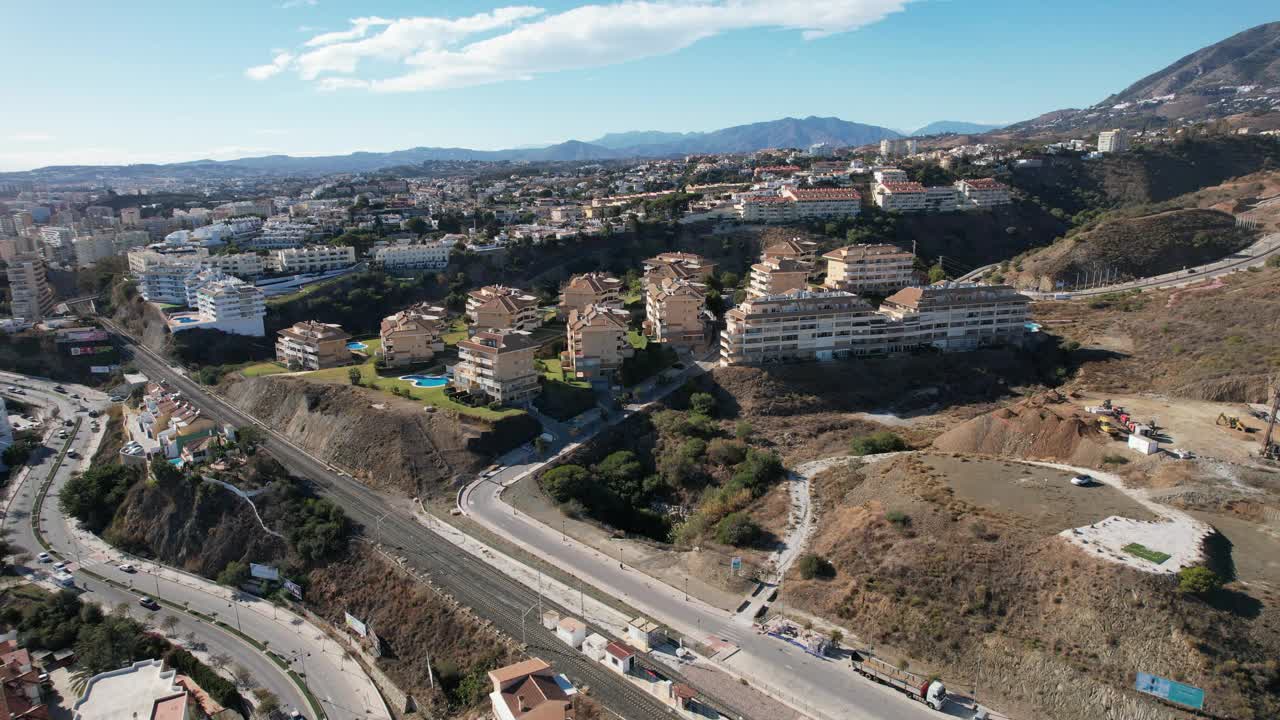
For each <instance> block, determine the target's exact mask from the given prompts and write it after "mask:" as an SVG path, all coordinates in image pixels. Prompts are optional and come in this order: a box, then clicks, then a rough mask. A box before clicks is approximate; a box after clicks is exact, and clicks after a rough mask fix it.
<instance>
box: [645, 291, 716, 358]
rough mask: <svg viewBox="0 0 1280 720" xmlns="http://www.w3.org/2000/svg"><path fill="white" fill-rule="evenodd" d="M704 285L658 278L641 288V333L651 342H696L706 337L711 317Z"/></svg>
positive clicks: (689, 344) (695, 343)
mask: <svg viewBox="0 0 1280 720" xmlns="http://www.w3.org/2000/svg"><path fill="white" fill-rule="evenodd" d="M706 293H707V287H706V285H703V284H702V283H694V282H690V281H689V280H682V279H671V278H662V279H660V280H657V281H654V282H650V283H648V287H647V288H646V289H645V303H644V308H645V321H644V331H645V334H646V335H648V336H649V337H651V338H653V340H654V341H655V342H665V343H671V344H672V345H678V346H685V347H688V346H697V345H701V344H703V343H704V342H705V341H706V335H707V328H708V325H709V323H710V322H711V320H712V317H711V314H710V313H709V312H708V311H707V309H706Z"/></svg>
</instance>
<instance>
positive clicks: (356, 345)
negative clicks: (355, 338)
mask: <svg viewBox="0 0 1280 720" xmlns="http://www.w3.org/2000/svg"><path fill="white" fill-rule="evenodd" d="M347 349H348V350H368V349H369V346H368V345H365V344H364V343H362V342H349V343H347Z"/></svg>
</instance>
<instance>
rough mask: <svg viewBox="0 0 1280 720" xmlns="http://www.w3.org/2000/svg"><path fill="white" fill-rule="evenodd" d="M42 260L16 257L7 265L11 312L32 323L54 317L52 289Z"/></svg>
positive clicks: (33, 256)
mask: <svg viewBox="0 0 1280 720" xmlns="http://www.w3.org/2000/svg"><path fill="white" fill-rule="evenodd" d="M45 272H46V271H45V264H44V258H42V257H40V256H38V255H19V256H17V257H15V258H14V259H13V260H11V261H10V262H9V266H8V267H7V268H6V270H5V274H6V275H7V276H8V278H9V293H10V296H11V297H10V304H9V307H10V312H12V314H13V316H14V317H15V318H22V319H23V320H25V321H27V322H31V323H35V322H38V321H40V320H43V319H44V318H46V317H49V316H50V315H52V314H53V304H54V303H53V290H52V289H51V288H50V287H49V281H48V278H47V276H46V274H45Z"/></svg>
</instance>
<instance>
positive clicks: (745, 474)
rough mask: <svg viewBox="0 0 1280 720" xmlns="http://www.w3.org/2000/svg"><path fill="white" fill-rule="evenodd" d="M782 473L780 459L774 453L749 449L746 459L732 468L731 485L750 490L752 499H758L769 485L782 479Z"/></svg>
mask: <svg viewBox="0 0 1280 720" xmlns="http://www.w3.org/2000/svg"><path fill="white" fill-rule="evenodd" d="M782 473H783V468H782V458H780V457H778V456H777V454H775V453H771V452H764V451H762V450H756V449H755V448H751V449H750V450H748V451H747V457H746V459H744V460H743V461H742V462H740V463H738V466H737V467H736V468H734V472H733V480H732V485H734V486H736V487H738V488H746V489H748V490H750V491H751V496H752V497H760V496H761V495H764V493H765V491H766V490H768V488H769V485H771V484H772V483H773V482H774V481H775V480H778V479H779V478H781V477H782Z"/></svg>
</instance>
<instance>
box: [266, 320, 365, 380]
mask: <svg viewBox="0 0 1280 720" xmlns="http://www.w3.org/2000/svg"><path fill="white" fill-rule="evenodd" d="M350 339H351V336H350V335H348V334H347V333H346V332H345V331H343V329H342V326H340V325H333V324H326V323H322V322H316V321H315V320H306V321H304V322H300V323H295V324H294V325H293V327H287V328H285V329H284V330H281V331H280V337H279V339H277V340H276V361H277V362H279V363H280V364H281V365H285V366H288V367H291V368H298V369H299V370H323V369H324V368H331V367H338V366H341V365H346V364H348V363H350V362H351V350H350V349H348V348H347V341H348V340H350Z"/></svg>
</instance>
